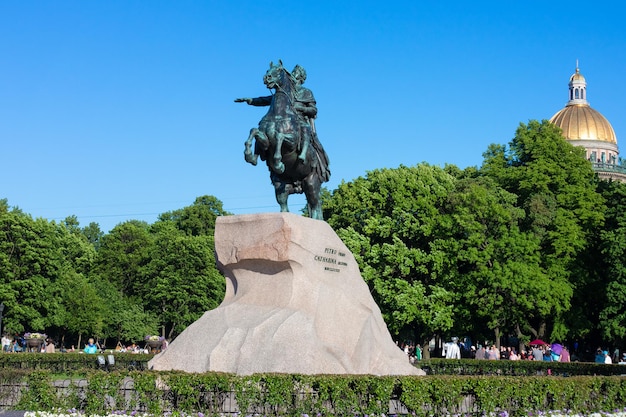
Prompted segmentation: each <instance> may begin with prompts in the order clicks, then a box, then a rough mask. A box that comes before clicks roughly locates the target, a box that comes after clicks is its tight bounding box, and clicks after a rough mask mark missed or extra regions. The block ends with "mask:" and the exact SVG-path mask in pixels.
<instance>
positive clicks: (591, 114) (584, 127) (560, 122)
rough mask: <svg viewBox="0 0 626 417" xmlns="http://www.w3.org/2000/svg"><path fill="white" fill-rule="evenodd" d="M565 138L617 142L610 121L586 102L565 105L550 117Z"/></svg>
mask: <svg viewBox="0 0 626 417" xmlns="http://www.w3.org/2000/svg"><path fill="white" fill-rule="evenodd" d="M550 121H551V122H552V123H554V124H555V125H557V126H558V127H560V128H561V129H562V130H563V136H564V137H565V139H567V140H599V141H603V142H609V143H613V144H617V138H616V137H615V131H614V130H613V127H612V126H611V123H609V121H608V120H607V119H606V118H605V117H604V116H603V115H602V114H600V112H598V111H596V110H594V109H592V108H591V107H590V106H589V105H588V104H587V105H586V106H585V105H576V104H573V105H567V106H565V108H564V109H562V110H560V111H559V112H557V113H556V114H555V115H554V116H552V118H551V119H550Z"/></svg>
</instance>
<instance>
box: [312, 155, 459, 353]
mask: <svg viewBox="0 0 626 417" xmlns="http://www.w3.org/2000/svg"><path fill="white" fill-rule="evenodd" d="M454 183H455V179H454V177H452V176H451V175H449V174H447V173H445V172H444V171H443V170H442V169H441V168H437V167H432V166H429V165H427V164H419V165H417V166H415V167H405V166H400V167H399V168H397V169H381V170H375V171H371V172H368V173H367V176H366V177H359V178H357V179H356V180H354V181H352V182H349V183H346V182H342V183H341V184H340V185H339V187H338V188H337V190H335V191H334V192H333V195H332V198H331V199H329V200H327V201H326V202H325V205H324V217H325V218H326V219H328V223H329V224H330V225H331V226H332V227H333V228H334V229H335V230H336V231H337V234H338V235H339V236H340V237H341V238H342V239H343V241H344V242H345V243H346V245H347V246H348V248H349V249H350V250H351V251H352V253H353V254H354V255H355V257H356V259H357V262H358V263H359V266H360V268H361V271H362V276H363V278H364V279H365V281H366V282H367V284H368V285H369V287H370V289H371V291H372V294H373V296H374V299H375V300H376V302H377V303H378V304H379V306H380V308H381V311H382V313H383V317H384V319H385V321H386V322H387V325H388V326H389V328H390V330H391V332H392V333H394V334H396V335H406V336H410V337H413V338H415V339H416V340H419V341H420V342H421V343H426V342H428V341H429V340H430V339H431V337H433V336H434V335H436V334H441V333H444V332H446V331H448V330H449V329H451V328H452V326H453V323H454V317H455V311H456V310H455V308H454V304H455V301H456V300H458V296H457V294H455V293H454V292H452V291H451V290H450V285H449V281H448V280H447V279H448V275H447V274H448V272H447V271H445V270H444V268H442V266H443V259H444V258H445V256H446V255H445V254H444V253H443V252H441V251H439V250H433V248H432V244H433V242H434V241H435V240H436V239H437V238H439V232H440V230H441V227H440V224H439V216H438V214H439V213H440V211H441V210H442V206H443V205H444V204H445V202H446V198H447V196H448V194H449V193H450V192H451V190H453V189H454Z"/></svg>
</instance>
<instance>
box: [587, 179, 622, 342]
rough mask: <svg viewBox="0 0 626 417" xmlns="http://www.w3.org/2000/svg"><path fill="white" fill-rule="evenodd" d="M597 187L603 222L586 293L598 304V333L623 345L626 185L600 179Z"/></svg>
mask: <svg viewBox="0 0 626 417" xmlns="http://www.w3.org/2000/svg"><path fill="white" fill-rule="evenodd" d="M599 189H600V192H601V193H602V195H603V196H604V197H605V199H606V205H607V212H606V224H605V226H604V228H603V229H602V230H601V231H600V233H599V235H600V236H599V242H598V252H599V253H598V256H596V257H595V259H597V260H601V262H599V263H598V262H596V263H594V266H596V267H597V268H598V269H599V271H598V272H599V275H600V276H599V277H598V279H597V280H595V281H594V282H593V284H592V286H591V288H588V291H587V294H588V295H589V294H591V295H594V296H595V297H593V298H594V300H596V305H595V308H596V309H597V307H598V306H601V311H600V312H599V314H598V316H599V324H600V330H601V336H602V337H604V338H605V340H608V341H611V342H613V343H614V344H616V345H623V343H624V342H625V341H626V184H624V183H619V182H604V181H603V182H602V183H601V184H600V186H599ZM603 295H604V297H602V296H603ZM601 297H602V298H601ZM590 307H591V308H592V307H594V306H590ZM594 310H595V309H594ZM594 310H592V311H594ZM590 321H593V318H591V320H590Z"/></svg>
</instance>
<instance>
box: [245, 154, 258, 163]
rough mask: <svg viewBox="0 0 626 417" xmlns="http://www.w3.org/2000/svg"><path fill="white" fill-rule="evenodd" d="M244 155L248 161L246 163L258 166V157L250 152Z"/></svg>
mask: <svg viewBox="0 0 626 417" xmlns="http://www.w3.org/2000/svg"><path fill="white" fill-rule="evenodd" d="M243 155H244V158H245V159H246V162H248V163H249V164H252V165H256V163H257V159H258V158H259V156H258V155H256V154H252V153H249V152H244V153H243Z"/></svg>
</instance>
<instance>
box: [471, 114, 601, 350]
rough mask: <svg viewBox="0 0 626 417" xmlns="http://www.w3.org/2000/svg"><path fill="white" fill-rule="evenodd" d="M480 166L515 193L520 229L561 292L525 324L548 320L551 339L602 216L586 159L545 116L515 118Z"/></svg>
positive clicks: (562, 329)
mask: <svg viewBox="0 0 626 417" xmlns="http://www.w3.org/2000/svg"><path fill="white" fill-rule="evenodd" d="M481 172H482V173H483V174H484V175H487V176H489V177H491V178H494V179H495V180H496V182H497V183H498V184H499V185H500V186H501V187H503V188H504V189H505V190H507V191H509V192H511V193H513V194H516V195H517V196H518V197H519V200H518V205H519V207H522V208H523V209H524V212H525V215H524V218H523V219H522V221H521V222H520V230H521V231H522V232H524V233H532V234H534V236H535V237H536V238H537V239H539V245H540V252H541V268H542V269H543V270H544V271H545V273H546V274H547V276H548V277H550V279H551V280H552V281H553V283H554V285H555V288H557V289H558V294H561V295H564V297H561V298H560V300H561V302H560V303H559V304H555V305H554V306H553V308H552V309H551V311H550V312H549V313H547V314H546V313H544V314H541V315H540V316H539V317H537V318H536V320H534V321H533V323H532V324H529V327H528V329H526V330H528V331H530V332H531V333H532V334H533V335H534V336H535V337H544V336H545V335H546V331H547V326H548V325H550V326H551V332H550V333H551V338H552V339H560V338H564V337H565V336H566V335H567V333H568V331H569V327H568V325H567V319H566V316H567V314H566V313H567V312H568V311H569V309H570V301H571V297H572V296H573V290H574V288H576V287H577V286H579V285H580V284H581V281H584V280H586V278H587V277H585V276H584V275H578V274H574V273H573V271H575V270H577V264H578V263H579V261H580V255H581V254H582V253H583V252H584V250H585V248H586V247H587V245H588V244H589V242H590V236H591V235H592V233H593V230H594V229H596V228H598V227H601V225H602V222H603V212H604V209H603V208H604V204H603V200H602V198H601V196H600V195H599V194H598V193H597V192H596V191H595V188H596V176H595V174H594V172H593V170H592V167H591V164H590V163H589V162H588V161H586V160H585V157H584V150H583V149H582V148H577V147H574V146H572V145H571V144H569V143H568V142H567V141H565V139H564V138H563V136H562V134H561V130H560V129H559V128H558V127H556V126H554V125H553V124H551V123H550V122H548V121H547V120H544V121H542V122H541V123H540V122H538V121H530V122H529V123H528V125H525V124H523V123H522V124H520V126H519V128H518V129H517V132H516V135H515V137H514V138H513V140H512V141H511V142H510V144H509V147H508V149H507V147H505V146H497V145H492V146H490V148H489V149H488V150H487V152H486V153H485V154H484V162H483V165H482V167H481ZM567 294H570V295H569V296H567Z"/></svg>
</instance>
